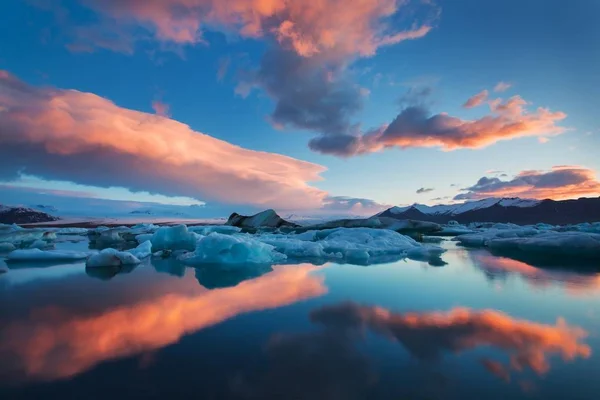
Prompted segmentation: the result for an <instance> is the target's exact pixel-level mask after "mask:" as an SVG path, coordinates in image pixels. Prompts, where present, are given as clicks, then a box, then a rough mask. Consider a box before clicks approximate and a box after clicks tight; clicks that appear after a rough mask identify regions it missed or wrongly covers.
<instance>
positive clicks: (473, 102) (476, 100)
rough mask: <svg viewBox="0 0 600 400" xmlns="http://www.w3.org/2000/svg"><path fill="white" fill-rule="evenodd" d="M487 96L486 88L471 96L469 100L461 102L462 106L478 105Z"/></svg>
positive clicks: (471, 106) (472, 106)
mask: <svg viewBox="0 0 600 400" xmlns="http://www.w3.org/2000/svg"><path fill="white" fill-rule="evenodd" d="M488 96H489V92H488V91H487V90H484V91H482V92H480V93H477V94H476V95H475V96H473V97H471V98H470V99H469V100H467V101H466V103H465V104H463V107H464V108H474V107H479V106H480V105H482V104H483V103H484V102H485V101H486V100H487V98H488Z"/></svg>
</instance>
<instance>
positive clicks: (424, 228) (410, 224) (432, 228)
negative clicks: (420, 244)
mask: <svg viewBox="0 0 600 400" xmlns="http://www.w3.org/2000/svg"><path fill="white" fill-rule="evenodd" d="M335 228H374V229H389V230H392V231H396V232H398V233H404V234H429V233H434V232H439V231H441V230H442V227H441V225H439V224H436V223H434V222H427V221H416V220H411V219H403V220H399V219H395V218H389V217H371V218H356V219H340V220H335V221H328V222H325V223H322V224H317V225H312V226H307V227H305V228H304V229H303V230H306V231H312V230H326V229H335Z"/></svg>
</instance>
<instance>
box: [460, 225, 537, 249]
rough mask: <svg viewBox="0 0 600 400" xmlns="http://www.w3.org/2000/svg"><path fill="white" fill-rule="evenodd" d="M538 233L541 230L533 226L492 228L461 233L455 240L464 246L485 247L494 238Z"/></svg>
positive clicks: (528, 235)
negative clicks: (471, 232)
mask: <svg viewBox="0 0 600 400" xmlns="http://www.w3.org/2000/svg"><path fill="white" fill-rule="evenodd" d="M538 234H540V231H539V230H538V229H535V228H532V227H519V228H516V229H515V228H507V229H498V228H491V229H487V230H483V231H481V232H477V233H473V234H466V235H460V236H457V237H456V238H455V239H454V240H456V241H458V242H459V243H460V244H462V245H464V246H470V247H484V246H487V245H488V243H489V242H490V241H491V240H493V239H504V238H520V237H530V236H535V235H538Z"/></svg>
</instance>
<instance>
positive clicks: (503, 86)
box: [494, 82, 512, 92]
mask: <svg viewBox="0 0 600 400" xmlns="http://www.w3.org/2000/svg"><path fill="white" fill-rule="evenodd" d="M511 87H512V83H507V82H498V84H496V86H494V92H506V91H507V90H508V89H510V88H511Z"/></svg>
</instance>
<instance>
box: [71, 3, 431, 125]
mask: <svg viewBox="0 0 600 400" xmlns="http://www.w3.org/2000/svg"><path fill="white" fill-rule="evenodd" d="M79 1H80V2H81V3H82V4H83V5H84V6H87V7H88V8H90V9H92V10H94V11H96V13H97V16H98V18H99V20H100V22H99V25H98V26H100V27H102V26H106V27H107V30H108V32H107V33H105V34H102V32H98V26H97V25H95V26H94V27H93V28H91V29H93V30H94V32H90V33H87V34H85V35H74V36H75V40H77V38H78V37H79V36H81V37H83V38H85V41H84V42H83V43H81V44H80V46H79V47H81V48H82V49H85V51H90V48H91V47H92V44H91V43H90V42H91V39H92V38H95V37H96V38H102V39H103V38H105V37H107V36H110V37H113V36H114V32H118V36H120V37H122V40H123V42H124V43H127V44H128V45H127V46H125V48H126V49H129V48H130V46H129V43H131V42H132V40H135V38H137V37H138V36H139V40H144V41H145V42H148V41H149V40H152V41H154V42H155V43H158V44H159V45H160V46H170V45H171V46H172V45H177V46H192V45H197V44H199V43H204V44H206V41H205V38H204V35H203V34H204V32H205V31H208V30H216V31H220V32H225V33H228V34H233V35H239V36H241V37H242V38H250V39H256V40H263V41H265V43H267V50H266V52H265V54H264V56H263V58H262V60H261V62H260V64H259V65H258V66H257V67H255V68H249V69H247V70H245V71H241V72H240V73H239V74H238V79H239V82H238V87H237V89H236V93H238V94H241V95H242V96H244V97H245V96H248V95H249V94H250V93H251V92H252V90H253V89H258V90H261V91H264V92H265V93H267V95H268V96H269V97H270V98H272V99H273V101H274V103H275V106H274V110H273V112H272V113H271V115H270V116H269V120H270V122H271V123H272V124H273V126H275V127H277V128H280V129H283V128H292V129H304V130H312V131H315V132H317V133H321V134H347V133H348V132H350V131H352V130H353V127H354V125H355V124H353V123H352V121H351V119H352V117H354V116H355V115H356V114H357V113H358V112H359V111H360V110H361V109H362V108H363V101H364V97H365V95H366V93H367V90H366V89H365V88H363V87H361V86H360V85H359V84H357V83H356V78H355V77H354V76H353V73H352V71H351V69H350V68H349V67H350V66H351V65H352V64H353V63H354V62H355V61H356V60H357V59H359V58H364V57H371V56H373V55H375V54H376V53H377V51H378V49H380V48H381V47H384V46H390V45H394V44H397V43H400V42H403V41H407V40H414V39H419V38H422V37H424V36H426V35H427V34H428V33H429V32H430V31H431V29H432V28H433V25H434V23H435V21H436V20H437V18H438V15H439V8H438V7H437V6H436V5H435V4H434V2H432V1H427V2H420V3H417V2H414V3H413V2H404V1H397V0H320V1H305V0H165V1H156V0H152V1H148V0H79ZM421 10H424V11H423V12H421ZM417 11H419V12H417ZM415 15H423V17H422V20H421V21H418V20H415V18H414V16H415ZM392 21H393V23H392ZM114 25H117V27H115V26H114ZM78 29H87V27H81V28H78ZM124 31H125V32H128V34H124V33H123V32H124ZM140 32H143V34H140ZM107 42H109V44H107ZM77 44H78V42H77V41H75V42H74V44H71V46H76V45H77ZM98 46H99V47H102V48H106V49H108V48H110V47H114V44H113V41H107V40H99V44H98ZM220 70H221V71H224V70H223V69H220ZM223 76H224V73H221V72H220V73H219V74H218V79H222V77H223Z"/></svg>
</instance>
